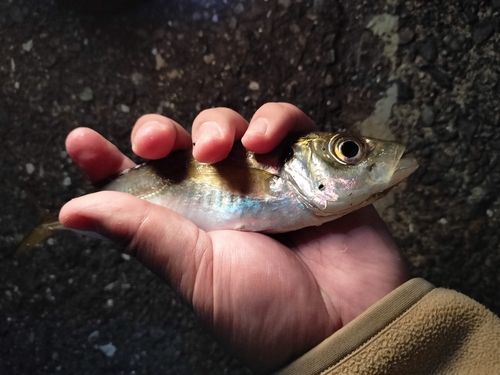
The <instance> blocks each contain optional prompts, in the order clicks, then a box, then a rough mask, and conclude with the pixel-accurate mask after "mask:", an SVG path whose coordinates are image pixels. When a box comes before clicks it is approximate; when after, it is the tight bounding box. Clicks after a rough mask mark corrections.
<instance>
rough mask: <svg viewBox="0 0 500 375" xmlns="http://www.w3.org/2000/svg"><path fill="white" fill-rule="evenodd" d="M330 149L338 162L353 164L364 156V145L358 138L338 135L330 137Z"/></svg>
mask: <svg viewBox="0 0 500 375" xmlns="http://www.w3.org/2000/svg"><path fill="white" fill-rule="evenodd" d="M330 151H331V152H332V154H333V156H334V157H335V159H337V160H338V161H339V162H340V163H342V164H348V165H355V164H358V163H359V162H360V161H361V160H363V158H364V157H365V153H366V147H365V144H364V143H363V141H362V140H361V139H359V138H356V137H352V136H340V137H335V138H334V139H332V141H331V142H330Z"/></svg>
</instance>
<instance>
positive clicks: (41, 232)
mask: <svg viewBox="0 0 500 375" xmlns="http://www.w3.org/2000/svg"><path fill="white" fill-rule="evenodd" d="M62 229H65V228H64V226H63V225H62V224H61V223H60V222H59V220H57V218H55V217H54V216H50V217H47V218H46V219H45V220H44V222H43V223H42V224H41V225H39V226H37V227H36V228H35V229H33V230H32V231H31V232H30V233H28V234H27V235H26V237H24V239H23V240H22V241H21V243H20V244H19V246H18V247H17V249H16V251H15V252H14V256H16V257H18V256H23V255H27V254H29V253H30V252H31V251H32V250H33V249H34V248H35V247H36V246H37V245H39V244H42V243H44V242H45V241H47V240H48V239H49V238H50V237H52V236H53V235H54V234H55V233H56V232H57V231H59V230H62Z"/></svg>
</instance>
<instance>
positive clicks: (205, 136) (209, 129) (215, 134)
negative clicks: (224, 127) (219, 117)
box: [193, 121, 222, 146]
mask: <svg viewBox="0 0 500 375" xmlns="http://www.w3.org/2000/svg"><path fill="white" fill-rule="evenodd" d="M214 138H222V133H221V131H220V128H219V124H217V123H216V122H215V121H209V122H204V123H203V124H201V125H200V127H199V129H198V131H197V132H196V139H194V140H193V144H195V145H196V146H197V145H198V144H200V143H203V142H205V141H207V140H210V139H214Z"/></svg>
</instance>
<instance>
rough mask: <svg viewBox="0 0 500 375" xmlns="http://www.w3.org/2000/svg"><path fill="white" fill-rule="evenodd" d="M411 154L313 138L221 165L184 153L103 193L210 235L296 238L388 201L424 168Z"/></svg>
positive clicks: (340, 137) (353, 140) (390, 145)
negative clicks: (161, 211)
mask: <svg viewBox="0 0 500 375" xmlns="http://www.w3.org/2000/svg"><path fill="white" fill-rule="evenodd" d="M403 152H404V146H403V145H401V144H399V143H396V142H390V141H380V140H376V139H369V138H364V137H355V136H350V135H344V134H338V133H320V132H318V133H309V134H306V135H303V136H296V137H290V138H289V139H287V140H286V141H284V142H283V143H282V144H280V146H279V147H277V148H276V149H275V150H273V151H272V152H271V153H269V154H265V155H258V154H254V153H251V152H248V151H246V150H245V149H244V148H243V146H241V144H237V145H235V146H234V147H233V149H232V151H231V153H230V155H229V156H228V157H227V158H226V159H224V160H223V161H221V162H219V163H215V164H204V163H199V162H197V161H196V160H194V159H193V158H192V156H191V151H190V150H186V151H178V152H175V153H173V154H171V155H170V156H168V157H167V158H164V159H161V160H156V161H149V162H147V163H144V164H141V165H138V166H136V167H134V168H131V169H128V170H126V171H123V172H122V173H120V174H119V175H118V176H116V178H114V179H113V180H112V181H111V182H109V183H108V184H106V185H105V186H104V187H103V190H113V191H120V192H126V193H129V194H132V195H134V196H136V197H138V198H141V199H145V200H147V201H150V202H152V203H155V204H158V205H160V206H163V207H166V208H169V209H171V210H173V211H175V212H177V213H179V214H181V215H182V216H184V217H186V218H187V219H189V220H191V221H192V222H194V223H195V224H196V225H197V226H198V227H200V228H201V229H204V230H207V231H209V230H217V229H234V230H244V231H254V232H264V233H279V232H288V231H292V230H297V229H300V228H304V227H308V226H314V225H320V224H322V223H324V222H327V221H331V220H334V219H336V218H339V217H340V216H342V215H345V214H347V213H349V212H352V211H354V210H356V209H358V208H361V207H363V206H365V205H367V204H370V203H372V202H373V201H375V200H376V199H378V198H380V197H381V196H383V195H384V193H385V192H386V191H388V189H390V188H391V187H393V186H394V185H396V184H397V183H399V182H400V181H401V180H403V179H404V178H406V177H407V176H408V175H410V174H411V173H412V172H413V171H414V170H415V169H416V168H417V163H416V162H415V160H414V159H413V158H410V157H405V158H402V155H403Z"/></svg>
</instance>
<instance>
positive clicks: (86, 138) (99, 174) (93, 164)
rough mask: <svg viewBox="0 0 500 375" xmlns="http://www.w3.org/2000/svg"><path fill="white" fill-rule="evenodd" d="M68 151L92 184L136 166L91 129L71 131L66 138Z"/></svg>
mask: <svg viewBox="0 0 500 375" xmlns="http://www.w3.org/2000/svg"><path fill="white" fill-rule="evenodd" d="M66 150H67V152H68V154H69V156H70V157H71V159H73V161H74V162H75V163H76V164H77V165H78V167H80V170H81V171H82V172H83V173H84V174H85V175H86V176H87V177H88V179H89V180H90V181H91V182H92V183H95V182H99V181H102V180H104V179H105V178H107V177H109V176H111V175H113V174H116V173H118V172H120V171H122V170H124V169H127V168H132V167H133V166H134V165H135V163H134V162H133V161H132V160H130V159H129V158H128V157H127V156H125V155H124V154H123V153H122V152H121V151H120V150H118V148H117V147H116V146H115V145H114V144H112V143H111V142H110V141H108V140H107V139H106V138H104V137H103V136H102V135H100V134H99V133H97V132H96V131H95V130H92V129H90V128H76V129H74V130H73V131H71V133H69V134H68V136H67V137H66Z"/></svg>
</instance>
